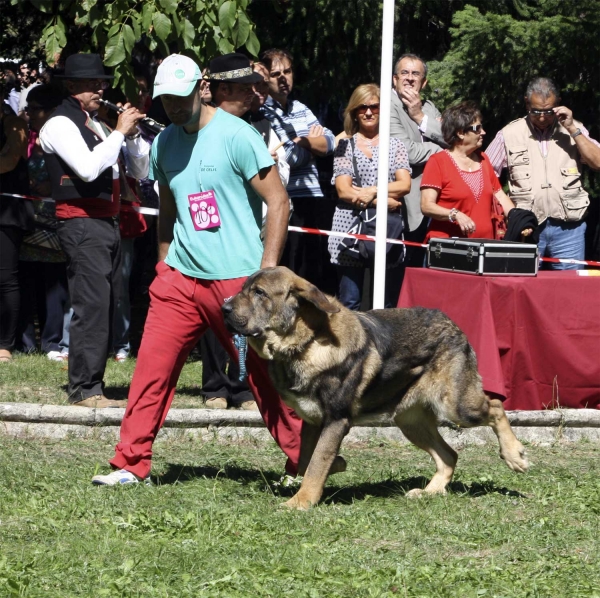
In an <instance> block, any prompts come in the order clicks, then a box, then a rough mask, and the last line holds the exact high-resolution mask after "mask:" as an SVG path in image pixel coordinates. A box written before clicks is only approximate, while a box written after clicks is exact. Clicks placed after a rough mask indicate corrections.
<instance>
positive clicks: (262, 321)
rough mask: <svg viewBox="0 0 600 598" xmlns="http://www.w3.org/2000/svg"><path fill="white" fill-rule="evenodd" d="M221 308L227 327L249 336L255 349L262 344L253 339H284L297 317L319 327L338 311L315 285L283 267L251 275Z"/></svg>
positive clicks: (309, 324)
mask: <svg viewBox="0 0 600 598" xmlns="http://www.w3.org/2000/svg"><path fill="white" fill-rule="evenodd" d="M221 309H222V311H223V317H224V318H225V324H226V325H227V328H228V329H229V330H230V331H232V332H236V333H238V334H242V335H244V336H248V337H250V342H251V344H252V345H253V346H255V347H256V346H257V345H260V344H261V343H260V342H252V339H256V341H260V340H261V339H265V338H266V337H267V336H276V337H280V338H281V337H284V336H286V335H287V334H288V333H290V331H292V329H293V328H294V327H295V325H296V324H297V322H298V319H299V318H301V319H302V320H303V322H304V323H306V324H307V325H308V326H318V324H319V322H321V321H323V320H324V319H326V318H327V314H333V313H337V312H339V311H340V308H339V307H338V306H337V305H335V304H334V303H332V302H331V301H329V299H328V298H327V297H326V296H325V295H324V294H323V293H322V292H321V291H319V289H318V288H317V287H316V286H314V285H313V284H311V283H310V282H308V281H307V280H304V278H300V277H299V276H296V275H295V274H294V273H293V272H292V271H291V270H288V269H287V268H284V267H282V266H279V267H277V268H267V269H265V270H259V271H258V272H256V273H255V274H253V275H252V276H250V277H249V278H248V280H246V283H245V284H244V286H243V288H242V290H241V291H240V292H239V293H238V294H237V295H235V296H234V297H232V298H231V299H230V300H229V301H226V302H225V303H224V304H223V306H222V308H221ZM298 340H300V339H298Z"/></svg>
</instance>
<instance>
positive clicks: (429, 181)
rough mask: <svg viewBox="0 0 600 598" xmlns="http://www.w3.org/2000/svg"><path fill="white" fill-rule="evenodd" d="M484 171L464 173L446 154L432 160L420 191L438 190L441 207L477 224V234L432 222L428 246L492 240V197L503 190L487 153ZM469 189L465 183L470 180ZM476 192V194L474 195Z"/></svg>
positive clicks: (482, 161) (451, 224)
mask: <svg viewBox="0 0 600 598" xmlns="http://www.w3.org/2000/svg"><path fill="white" fill-rule="evenodd" d="M481 159H482V160H481V170H478V171H476V172H467V171H465V170H461V169H460V168H459V167H458V165H457V164H456V162H455V161H454V160H453V158H452V156H451V155H450V154H449V153H448V152H447V151H443V152H438V153H437V154H434V155H433V156H431V158H429V160H428V161H427V164H426V165H425V170H424V171H423V178H422V180H421V189H426V188H428V187H431V188H433V189H438V190H439V191H440V195H439V197H438V201H437V203H438V205H439V206H442V207H444V208H448V209H449V210H451V209H452V208H457V209H458V210H459V211H460V212H462V213H463V214H466V215H467V216H469V218H471V220H473V222H475V232H473V233H471V234H470V235H464V234H463V233H462V231H461V230H460V226H458V224H456V223H453V222H450V221H449V220H433V219H432V220H431V222H430V224H429V228H428V229H427V236H426V237H425V243H427V242H428V241H429V239H430V238H432V237H443V238H447V237H463V238H464V237H472V238H475V239H493V238H494V230H493V228H492V196H493V195H494V193H496V192H497V191H498V190H499V189H501V188H502V186H501V185H500V181H499V180H498V177H497V176H496V173H495V172H494V169H493V168H492V165H491V164H490V160H489V158H488V157H487V156H486V155H485V153H483V152H482V153H481ZM469 178H470V181H469V182H470V183H471V185H469V184H468V183H467V182H466V181H467V180H469ZM473 188H474V189H476V191H475V192H474V191H473Z"/></svg>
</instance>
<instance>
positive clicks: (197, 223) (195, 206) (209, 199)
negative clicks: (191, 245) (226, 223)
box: [188, 191, 221, 230]
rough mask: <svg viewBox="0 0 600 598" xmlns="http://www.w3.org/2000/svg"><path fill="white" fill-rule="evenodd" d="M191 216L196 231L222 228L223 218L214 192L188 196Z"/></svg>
mask: <svg viewBox="0 0 600 598" xmlns="http://www.w3.org/2000/svg"><path fill="white" fill-rule="evenodd" d="M188 201H189V202H190V215H191V217H192V223H193V225H194V228H195V229H196V230H206V229H208V228H215V227H217V226H221V217H220V216H219V208H218V207H217V199H216V197H215V192H214V191H203V192H202V193H193V194H192V195H188Z"/></svg>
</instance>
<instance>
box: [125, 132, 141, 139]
mask: <svg viewBox="0 0 600 598" xmlns="http://www.w3.org/2000/svg"><path fill="white" fill-rule="evenodd" d="M139 136H140V134H139V133H136V134H135V135H126V138H127V139H129V141H133V140H134V139H137V138H138V137H139Z"/></svg>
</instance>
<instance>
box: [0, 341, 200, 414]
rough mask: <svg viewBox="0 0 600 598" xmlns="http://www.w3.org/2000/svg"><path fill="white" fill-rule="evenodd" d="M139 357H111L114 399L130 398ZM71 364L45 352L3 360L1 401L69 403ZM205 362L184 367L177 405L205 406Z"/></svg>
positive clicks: (108, 375) (108, 371) (108, 380)
mask: <svg viewBox="0 0 600 598" xmlns="http://www.w3.org/2000/svg"><path fill="white" fill-rule="evenodd" d="M135 361H136V360H135V359H133V358H131V359H128V360H127V361H125V362H123V363H117V362H116V361H115V360H114V359H109V360H108V362H107V364H106V375H105V378H104V380H105V383H106V389H105V394H106V395H107V396H108V397H110V398H111V399H126V398H127V393H128V392H129V384H130V383H131V377H132V376H133V370H134V368H135ZM68 380H69V379H68V373H67V364H66V363H62V362H55V361H50V360H49V359H48V358H47V357H46V355H44V354H39V353H37V354H33V355H24V354H16V355H15V357H14V359H13V361H12V362H11V363H3V364H0V402H2V403H40V404H50V405H68V401H67V393H66V388H67V383H68ZM201 388H202V362H201V361H200V360H199V359H189V360H188V362H187V363H186V364H185V366H184V367H183V370H182V372H181V376H180V378H179V383H178V384H177V392H176V394H175V398H174V400H173V407H174V408H179V409H184V408H185V409H192V408H203V407H204V403H203V400H202V396H201V393H200V390H201Z"/></svg>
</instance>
